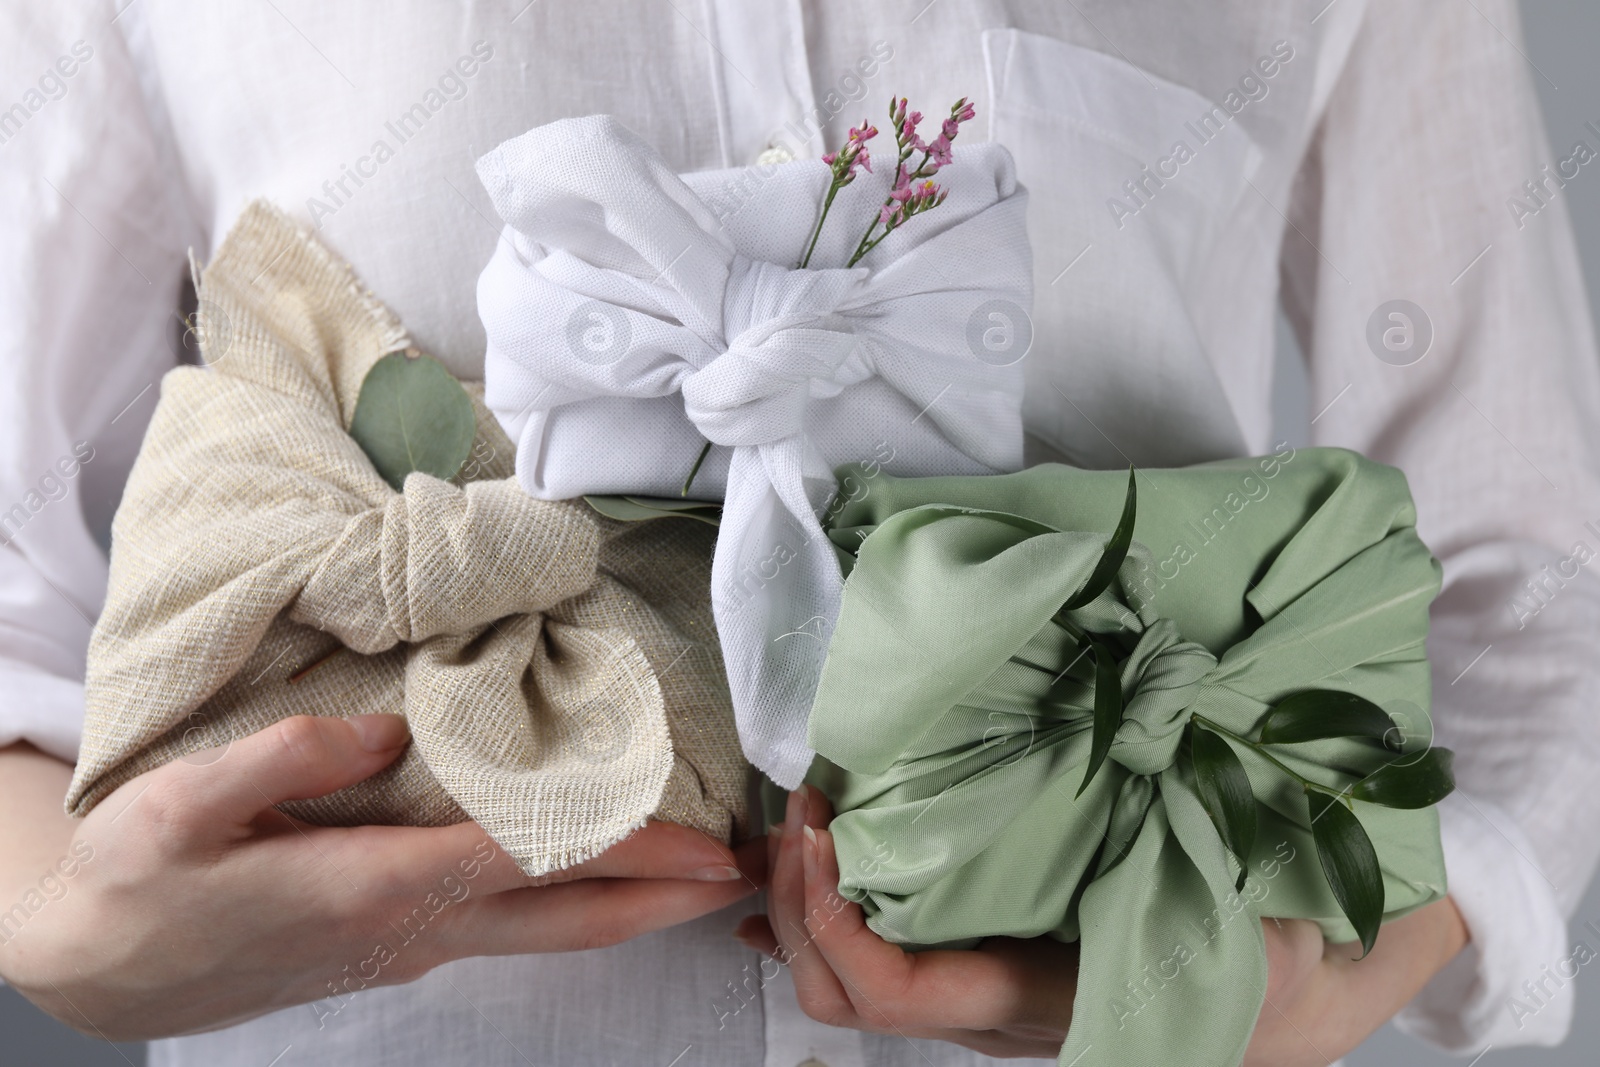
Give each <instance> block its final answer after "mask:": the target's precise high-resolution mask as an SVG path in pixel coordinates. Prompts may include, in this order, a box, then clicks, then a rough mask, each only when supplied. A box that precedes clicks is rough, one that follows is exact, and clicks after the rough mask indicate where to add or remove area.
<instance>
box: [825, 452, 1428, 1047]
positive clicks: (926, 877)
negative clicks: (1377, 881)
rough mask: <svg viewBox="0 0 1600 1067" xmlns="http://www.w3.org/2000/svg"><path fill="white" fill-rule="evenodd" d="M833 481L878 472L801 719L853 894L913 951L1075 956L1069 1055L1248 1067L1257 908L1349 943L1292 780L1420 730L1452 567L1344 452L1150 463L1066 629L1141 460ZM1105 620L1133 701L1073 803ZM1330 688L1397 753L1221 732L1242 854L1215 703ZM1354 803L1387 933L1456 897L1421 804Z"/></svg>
mask: <svg viewBox="0 0 1600 1067" xmlns="http://www.w3.org/2000/svg"><path fill="white" fill-rule="evenodd" d="M842 476H843V477H854V478H857V479H860V480H862V481H863V482H864V484H865V486H866V488H865V490H864V491H863V492H861V493H860V494H858V496H857V498H856V499H854V500H852V501H851V502H849V503H847V504H845V505H844V506H843V507H842V508H841V509H840V510H839V512H838V514H837V516H836V517H835V518H834V520H833V522H832V523H830V526H829V536H830V538H831V539H832V541H833V543H834V544H835V545H836V546H837V547H838V548H839V550H840V554H841V558H842V560H843V562H844V566H845V567H846V568H847V569H848V571H849V576H848V578H847V580H846V582H845V586H844V595H843V603H842V608H841V612H840V616H839V623H838V626H837V628H836V629H835V631H834V636H833V642H832V644H831V646H830V649H829V653H828V660H827V664H826V666H825V668H824V671H823V676H822V681H821V685H820V688H819V691H818V695H817V703H816V706H815V708H814V710H813V713H812V719H811V727H810V734H809V736H810V740H811V742H812V744H813V745H814V746H815V747H816V749H817V752H818V755H819V759H818V760H817V764H816V766H815V767H814V768H813V770H812V772H811V774H810V776H809V780H810V781H812V782H813V783H814V784H815V785H817V786H818V787H819V788H821V789H822V790H823V791H824V792H825V793H827V794H828V796H829V797H830V799H831V800H832V801H833V804H834V808H835V811H836V812H837V815H836V817H835V819H834V821H833V823H832V825H831V827H830V829H831V830H832V832H833V834H834V839H835V843H836V848H837V850H838V856H839V869H840V871H841V872H842V876H841V879H840V893H841V894H842V895H844V896H846V897H848V898H849V899H852V900H855V901H858V902H859V903H860V904H861V905H862V907H863V909H864V910H865V912H866V915H867V922H868V925H869V926H871V927H872V929H874V930H876V931H877V932H878V933H879V934H881V935H882V936H884V937H885V938H888V939H890V940H892V941H897V942H901V943H906V944H910V945H916V946H931V945H945V946H955V947H959V946H969V945H973V944H975V943H977V942H978V941H980V940H981V939H983V938H985V937H992V936H1013V937H1024V938H1026V937H1037V936H1049V937H1054V938H1057V939H1058V940H1062V941H1069V942H1070V941H1077V942H1080V943H1081V956H1080V966H1079V978H1078V989H1077V995H1076V999H1075V1001H1074V1006H1073V1022H1072V1027H1071V1031H1070V1032H1069V1034H1068V1037H1067V1041H1066V1044H1065V1045H1064V1046H1063V1048H1062V1052H1061V1062H1062V1063H1063V1064H1070V1063H1074V1062H1078V1061H1079V1060H1080V1059H1081V1058H1082V1057H1084V1056H1086V1055H1089V1050H1090V1049H1093V1050H1095V1051H1094V1056H1097V1057H1105V1058H1106V1059H1107V1062H1110V1061H1113V1060H1114V1061H1115V1062H1120V1063H1164V1062H1168V1061H1170V1059H1171V1055H1172V1050H1173V1049H1176V1048H1183V1049H1184V1050H1185V1055H1184V1059H1185V1062H1191V1063H1196V1064H1202V1065H1206V1067H1231V1065H1236V1064H1237V1063H1238V1062H1239V1061H1240V1059H1241V1057H1242V1055H1243V1051H1244V1048H1245V1045H1246V1043H1247V1042H1248V1040H1249V1037H1250V1033H1251V1031H1252V1030H1253V1028H1254V1024H1255V1020H1256V1017H1257V1014H1258V1012H1259V1010H1260V1008H1261V1003H1262V996H1263V994H1264V992H1265V988H1266V960H1265V954H1264V953H1265V950H1264V942H1263V939H1262V932H1261V926H1260V919H1262V918H1263V917H1279V918H1303V919H1310V920H1313V921H1315V922H1317V923H1318V924H1319V925H1320V926H1321V928H1322V931H1323V933H1324V935H1325V936H1326V937H1327V938H1328V939H1329V940H1331V941H1335V942H1344V941H1351V940H1354V939H1355V937H1356V934H1355V930H1354V928H1353V926H1352V925H1351V922H1350V921H1349V919H1348V918H1347V917H1346V916H1345V914H1344V913H1343V911H1342V910H1341V908H1340V906H1339V904H1338V902H1337V901H1336V900H1335V899H1334V897H1333V894H1332V892H1331V890H1330V889H1329V888H1328V885H1327V881H1326V877H1325V875H1324V873H1323V870H1322V867H1321V864H1320V861H1319V856H1318V851H1317V846H1316V843H1315V841H1314V839H1313V836H1312V829H1311V817H1310V810H1309V808H1308V805H1307V800H1306V793H1305V787H1304V785H1303V784H1302V782H1300V781H1298V780H1296V779H1295V778H1293V777H1291V776H1290V775H1289V774H1288V773H1285V768H1288V770H1290V771H1292V772H1293V773H1294V774H1295V775H1298V776H1300V777H1301V778H1303V779H1306V780H1308V781H1310V782H1313V783H1315V784H1316V785H1318V786H1321V787H1326V788H1329V789H1334V790H1343V789H1346V788H1347V787H1348V786H1349V785H1350V784H1351V783H1353V782H1354V781H1356V780H1357V779H1359V778H1361V777H1363V776H1365V775H1367V774H1370V773H1372V772H1374V771H1376V770H1377V769H1379V768H1380V767H1383V766H1385V765H1386V764H1388V763H1390V762H1391V761H1393V760H1396V759H1406V758H1408V757H1409V756H1411V755H1414V754H1415V753H1418V752H1420V751H1421V750H1423V749H1425V748H1426V747H1427V746H1428V744H1429V743H1430V742H1431V739H1432V738H1431V729H1430V726H1429V720H1428V715H1427V707H1428V703H1429V686H1430V681H1429V678H1430V676H1429V667H1428V662H1427V658H1426V654H1425V643H1426V638H1427V633H1428V606H1429V604H1430V602H1431V601H1432V600H1433V598H1434V596H1435V595H1436V594H1437V592H1438V589H1439V566H1438V563H1437V562H1436V561H1435V560H1434V559H1433V557H1432V555H1431V554H1430V553H1429V552H1428V550H1427V548H1426V546H1424V545H1423V544H1422V542H1421V540H1420V539H1418V537H1417V534H1416V530H1415V511H1414V509H1413V507H1412V505H1411V501H1410V496H1409V493H1408V491H1407V489H1406V486H1405V481H1404V479H1403V478H1402V477H1401V476H1400V475H1399V474H1398V472H1395V471H1392V470H1390V469H1389V468H1385V467H1382V466H1381V465H1379V464H1375V463H1371V462H1369V461H1367V460H1364V459H1362V458H1361V457H1359V456H1357V455H1355V454H1354V453H1350V452H1344V451H1340V450H1337V449H1312V450H1304V451H1300V452H1289V453H1287V454H1280V455H1277V456H1273V457H1266V458H1262V459H1244V460H1230V461H1224V462H1219V463H1213V464H1206V465H1203V466H1199V467H1190V468H1183V469H1177V470H1141V471H1139V472H1137V478H1138V488H1139V492H1138V508H1137V522H1136V524H1135V526H1134V530H1133V536H1134V541H1133V544H1132V546H1131V547H1130V550H1129V553H1128V556H1127V558H1126V560H1125V561H1124V562H1123V564H1122V566H1121V568H1120V570H1119V572H1118V574H1117V577H1116V580H1115V581H1113V582H1112V584H1111V586H1110V587H1109V588H1108V589H1106V590H1105V591H1104V592H1101V593H1100V594H1099V595H1098V596H1097V597H1096V599H1095V600H1093V601H1091V602H1089V603H1088V604H1086V605H1084V606H1082V607H1080V608H1077V609H1074V610H1071V611H1061V613H1060V614H1059V615H1058V614H1057V613H1058V610H1059V609H1061V607H1062V605H1063V604H1064V603H1065V602H1066V601H1067V599H1068V598H1069V597H1070V596H1072V595H1073V594H1074V593H1076V592H1077V591H1078V590H1080V589H1081V588H1083V586H1084V585H1085V583H1086V581H1087V580H1088V577H1089V575H1090V573H1091V572H1092V571H1093V569H1094V568H1095V566H1096V565H1097V563H1098V562H1099V560H1100V558H1101V555H1102V553H1103V551H1104V548H1105V545H1106V541H1107V537H1108V535H1109V533H1110V531H1111V530H1112V529H1113V528H1114V527H1115V525H1116V521H1117V516H1118V514H1119V513H1120V511H1121V506H1122V502H1123V497H1124V494H1125V492H1126V488H1127V484H1128V476H1127V475H1126V474H1125V473H1121V472H1104V471H1083V470H1078V469H1075V468H1070V467H1064V466H1058V465H1044V466H1039V467H1033V468H1030V469H1028V470H1026V471H1023V472H1020V473H1016V474H1010V475H1003V476H995V477H987V478H970V477H944V478H918V479H905V478H896V477H893V476H891V475H888V474H883V473H879V474H877V475H876V476H871V475H869V473H868V472H866V471H860V470H857V471H847V472H842ZM1219 516H1223V517H1225V518H1218V517H1219ZM1207 522H1210V523H1211V526H1209V527H1208V526H1207V525H1206V523H1207ZM1089 634H1092V635H1095V640H1096V641H1099V642H1101V643H1102V647H1103V648H1105V649H1109V650H1111V651H1112V654H1113V656H1114V658H1115V660H1117V661H1118V662H1119V663H1120V671H1119V675H1120V677H1119V682H1120V687H1121V690H1122V693H1121V697H1122V719H1121V725H1120V727H1119V728H1118V730H1117V732H1116V734H1115V736H1114V738H1113V739H1112V741H1111V746H1110V749H1109V752H1108V754H1107V756H1106V759H1105V762H1104V764H1103V765H1102V766H1101V767H1100V768H1099V771H1098V773H1097V774H1096V775H1095V776H1094V777H1093V778H1092V779H1091V780H1090V781H1089V783H1088V785H1087V787H1086V788H1082V790H1081V794H1080V786H1081V785H1082V783H1083V781H1084V778H1085V774H1086V772H1087V767H1088V761H1089V757H1090V742H1091V737H1092V733H1093V720H1094V709H1095V678H1094V670H1093V666H1092V665H1093V662H1094V658H1095V656H1094V655H1093V654H1091V652H1090V646H1089V645H1088V643H1087V642H1088V638H1087V636H1085V635H1089ZM1312 689H1323V690H1335V691H1338V692H1344V693H1351V694H1355V695H1357V696H1361V697H1364V698H1366V699H1368V700H1370V701H1372V702H1374V703H1376V704H1378V705H1379V706H1380V707H1382V708H1384V709H1385V710H1386V711H1387V712H1388V713H1389V714H1390V716H1391V717H1392V718H1393V719H1394V720H1395V722H1396V723H1397V724H1398V725H1400V727H1401V729H1402V731H1403V732H1404V733H1405V734H1406V737H1405V738H1403V739H1401V741H1402V742H1403V744H1402V745H1401V750H1400V752H1399V753H1398V754H1397V752H1395V751H1392V750H1390V749H1388V748H1386V747H1384V746H1383V745H1380V744H1378V743H1376V742H1374V741H1372V740H1370V739H1366V738H1349V737H1341V738H1332V739H1325V740H1317V741H1311V742H1306V743H1300V744H1294V745H1274V746H1272V748H1271V758H1270V759H1269V758H1268V756H1267V755H1266V754H1264V753H1263V751H1262V750H1260V749H1258V748H1256V747H1253V746H1252V745H1249V744H1245V743H1244V742H1242V741H1241V742H1238V743H1235V742H1234V741H1229V742H1227V743H1228V744H1229V745H1230V747H1232V748H1233V750H1234V751H1235V754H1236V755H1237V757H1238V758H1239V760H1240V761H1241V763H1242V764H1243V766H1244V770H1245V773H1246V775H1247V776H1248V779H1249V786H1250V789H1251V791H1252V792H1253V794H1254V798H1255V802H1256V813H1257V823H1258V831H1257V834H1256V837H1255V843H1254V847H1253V850H1252V852H1251V853H1250V855H1249V857H1248V861H1249V862H1248V863H1246V864H1245V865H1244V868H1243V870H1242V872H1241V869H1240V865H1239V862H1238V861H1237V860H1236V859H1235V858H1234V857H1233V856H1232V854H1231V853H1230V852H1229V850H1228V848H1227V847H1226V846H1225V844H1224V843H1223V840H1222V838H1221V837H1220V835H1219V833H1218V830H1217V827H1216V825H1215V824H1214V823H1213V821H1212V819H1211V816H1210V815H1209V814H1208V813H1207V808H1206V804H1205V802H1204V801H1203V800H1202V794H1201V792H1200V790H1199V787H1198V784H1197V782H1196V780H1195V771H1194V770H1193V764H1192V761H1191V759H1190V758H1189V756H1188V755H1187V749H1188V746H1189V744H1190V741H1191V737H1192V733H1193V728H1194V726H1195V723H1196V720H1197V718H1203V719H1204V720H1205V722H1206V723H1207V724H1208V728H1214V729H1217V730H1222V731H1226V732H1227V733H1228V734H1232V735H1234V736H1235V737H1236V738H1242V739H1246V740H1248V739H1249V738H1252V737H1254V736H1255V735H1256V733H1257V731H1258V729H1259V726H1260V724H1261V722H1262V720H1263V718H1264V717H1265V715H1266V714H1267V712H1268V711H1269V709H1270V708H1271V707H1272V705H1274V704H1275V703H1277V702H1278V701H1280V700H1282V699H1283V698H1285V697H1287V696H1290V695H1292V694H1295V693H1298V692H1302V691H1305V690H1312ZM1223 736H1226V735H1223ZM1397 743H1399V742H1397ZM1353 808H1354V813H1355V816H1356V818H1357V819H1358V820H1359V822H1360V824H1361V826H1362V827H1363V828H1364V830H1365V831H1366V833H1367V835H1368V836H1369V838H1370V839H1371V841H1372V842H1373V845H1374V847H1375V849H1376V852H1377V856H1378V862H1379V868H1380V871H1381V875H1382V881H1383V889H1384V917H1385V918H1386V919H1392V918H1396V917H1398V916H1400V915H1404V914H1406V913H1407V912H1409V911H1411V910H1413V909H1415V908H1418V907H1421V906H1423V905H1424V904H1427V903H1430V902H1432V901H1434V900H1437V899H1439V898H1440V897H1442V896H1443V895H1444V893H1445V871H1444V864H1443V856H1442V852H1441V847H1440V842H1439V824H1438V816H1437V814H1436V812H1435V810H1434V809H1432V808H1422V809H1415V810H1406V809H1396V808H1385V807H1379V806H1377V805H1374V804H1369V803H1366V802H1364V801H1354V802H1353ZM1241 876H1242V885H1241V884H1240V879H1241ZM1379 936H1380V939H1381V937H1382V935H1381V934H1380V935H1379Z"/></svg>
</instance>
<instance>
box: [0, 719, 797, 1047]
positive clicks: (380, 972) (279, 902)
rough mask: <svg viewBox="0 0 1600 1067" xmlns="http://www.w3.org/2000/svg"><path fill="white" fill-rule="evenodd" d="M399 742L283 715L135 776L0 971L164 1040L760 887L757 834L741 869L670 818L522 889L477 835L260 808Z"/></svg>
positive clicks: (43, 1000) (677, 914) (58, 1006)
mask: <svg viewBox="0 0 1600 1067" xmlns="http://www.w3.org/2000/svg"><path fill="white" fill-rule="evenodd" d="M406 740H407V733H406V727H405V723H404V720H402V719H401V718H399V717H398V716H393V715H367V716H358V717H355V718H351V719H336V718H305V717H301V718H293V719H286V720H284V721H282V722H279V723H276V724H275V725H273V726H271V727H269V728H267V729H265V730H262V731H261V732H259V733H257V734H253V735H251V736H250V737H247V738H244V739H242V740H240V741H236V742H234V743H233V745H232V747H231V748H230V749H229V750H228V751H227V752H226V754H225V756H222V757H219V758H217V759H214V760H212V761H210V762H204V761H203V760H201V759H195V758H191V760H189V761H179V762H175V763H171V764H168V765H167V766H164V767H161V768H159V769H157V770H154V771H151V772H149V773H147V774H144V775H141V776H140V777H139V778H136V779H134V780H133V781H130V782H128V783H127V784H125V785H123V786H122V787H121V788H119V789H118V790H117V791H116V792H114V793H112V794H111V795H110V796H109V797H107V798H106V799H105V800H104V801H103V802H102V803H101V804H99V805H98V806H97V807H96V808H95V809H94V810H93V811H92V812H90V814H89V815H88V816H87V817H86V818H85V819H83V820H81V821H80V822H78V823H77V824H76V828H75V830H74V832H73V837H72V841H71V843H70V845H69V847H68V856H70V857H73V861H72V867H73V874H72V876H71V878H70V880H67V881H66V882H65V883H64V884H65V886H66V891H65V893H64V894H62V895H60V896H59V897H58V898H56V899H50V900H47V901H46V902H45V903H44V904H43V906H42V907H39V908H38V909H37V910H36V911H34V912H33V913H32V914H30V915H28V916H27V917H26V921H25V922H23V923H21V924H20V928H19V929H17V930H16V931H15V933H14V935H12V934H10V933H9V931H8V938H7V939H0V940H4V943H3V945H0V975H3V976H4V978H5V980H6V981H7V982H9V983H10V984H11V985H13V986H14V987H16V988H17V989H18V990H20V991H21V992H22V993H23V994H24V995H25V996H27V998H28V999H29V1000H31V1001H33V1002H34V1003H35V1004H37V1005H38V1006H39V1007H41V1008H43V1009H44V1010H45V1011H47V1012H49V1013H50V1014H51V1015H53V1016H55V1017H56V1018H58V1019H60V1020H61V1021H63V1022H65V1023H67V1024H69V1025H71V1026H74V1027H76V1028H77V1029H79V1030H82V1031H84V1032H85V1033H89V1034H94V1035H96V1036H99V1037H103V1038H107V1039H112V1040H119V1039H126V1040H137V1039H145V1038H154V1037H164V1036H171V1035H175V1034H181V1033H189V1032H194V1031H198V1030H207V1029H215V1028H217V1027H222V1026H226V1025H229V1024H232V1023H237V1022H241V1021H243V1020H245V1019H249V1018H252V1017H254V1016H257V1015H262V1014H265V1013H267V1012H269V1011H274V1010H277V1009H279V1008H284V1007H288V1006H290V1005H294V1004H300V1003H305V1002H309V1001H314V1000H318V999H322V998H325V997H329V996H331V995H334V994H335V993H337V994H338V995H339V996H341V997H343V996H344V995H346V993H347V992H349V991H352V990H354V989H356V988H360V987H361V986H362V985H363V984H365V985H392V984H397V983H401V982H407V981H411V980H413V979H415V978H418V977H420V976H421V975H423V974H424V973H426V972H427V971H429V970H431V969H432V968H434V967H437V966H439V965H440V964H441V963H445V962H448V961H450V960H454V959H460V958H462V957H466V956H484V955H510V954H520V953H527V952H564V951H572V950H577V949H589V948H598V947H601V946H604V945H612V944H616V943H617V942H620V941H625V940H627V939H628V938H631V937H636V936H638V935H640V934H643V933H647V932H649V931H652V930H657V929H660V928H662V927H666V926H671V925H674V924H676V923H680V922H684V921H686V920H688V919H692V918H695V917H696V916H699V915H703V914H706V913H708V912H711V911H715V910H717V909H719V908H722V907H725V906H727V905H728V904H731V903H733V902H734V901H736V900H738V899H740V898H741V897H744V896H747V895H749V894H751V893H754V892H755V891H756V889H757V888H758V885H759V883H760V882H761V881H763V880H764V877H765V869H766V862H765V855H766V844H765V841H764V840H762V839H757V840H755V841H752V842H749V843H747V844H746V845H744V846H741V847H740V849H738V850H737V854H736V853H735V852H733V851H730V850H729V849H728V848H726V847H724V846H723V845H721V844H719V843H717V842H714V841H712V840H711V839H710V838H708V837H706V836H705V835H704V834H701V833H700V832H698V831H696V830H692V829H688V828H685V827H682V826H677V825H674V824H670V823H652V824H650V825H648V826H646V827H645V828H644V829H642V830H640V831H638V832H637V833H635V834H634V835H633V836H631V837H629V838H628V839H627V840H625V841H623V842H621V843H620V844H618V845H616V846H614V847H613V848H611V849H610V850H608V851H607V852H605V853H604V854H602V855H601V856H599V857H597V858H595V859H593V860H590V861H589V862H587V863H584V864H581V865H579V866H577V867H573V868H570V869H568V870H566V871H563V872H560V874H558V875H556V876H554V877H553V878H551V879H543V880H541V882H544V883H548V884H541V885H539V886H537V887H535V886H534V883H533V880H532V879H530V878H528V876H526V875H525V874H523V873H522V872H521V871H520V870H519V869H518V868H517V866H516V865H515V863H513V862H512V860H511V858H510V857H509V856H507V855H506V854H505V853H504V852H502V851H501V850H500V849H499V848H498V847H497V846H496V845H494V843H493V842H492V841H490V840H489V838H488V837H487V835H486V834H485V833H484V831H483V829H482V828H481V827H480V826H478V824H476V823H473V822H466V823H460V824H457V825H455V826H450V827H441V828H418V827H391V826H361V827H354V828H348V829H342V828H340V829H336V828H328V827H318V826H311V825H309V824H306V823H302V822H299V821H297V820H293V819H290V818H289V817H288V816H286V815H284V814H282V813H281V812H279V811H277V810H276V809H275V808H274V807H273V805H275V804H277V803H280V802H282V801H286V800H301V799H307V798H311V797H317V796H322V795H325V794H327V793H331V792H333V791H335V790H337V789H341V788H343V787H345V786H348V785H351V784H353V783H355V782H358V781H361V780H362V779H364V778H367V777H369V776H371V775H372V774H374V773H376V772H377V771H379V770H382V769H383V768H384V767H385V766H387V765H388V764H389V763H391V762H392V761H393V760H394V759H395V757H396V756H398V755H399V753H400V751H401V749H402V748H403V747H404V746H405V743H406ZM85 857H87V858H85ZM58 881H59V879H58ZM407 938H409V940H407Z"/></svg>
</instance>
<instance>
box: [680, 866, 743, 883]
mask: <svg viewBox="0 0 1600 1067" xmlns="http://www.w3.org/2000/svg"><path fill="white" fill-rule="evenodd" d="M689 877H690V878H693V879H695V880H696V881H699V882H731V881H733V880H734V879H736V878H743V877H744V875H743V874H742V873H740V871H739V868H737V867H701V868H699V869H698V870H693V871H690V872H689Z"/></svg>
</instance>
